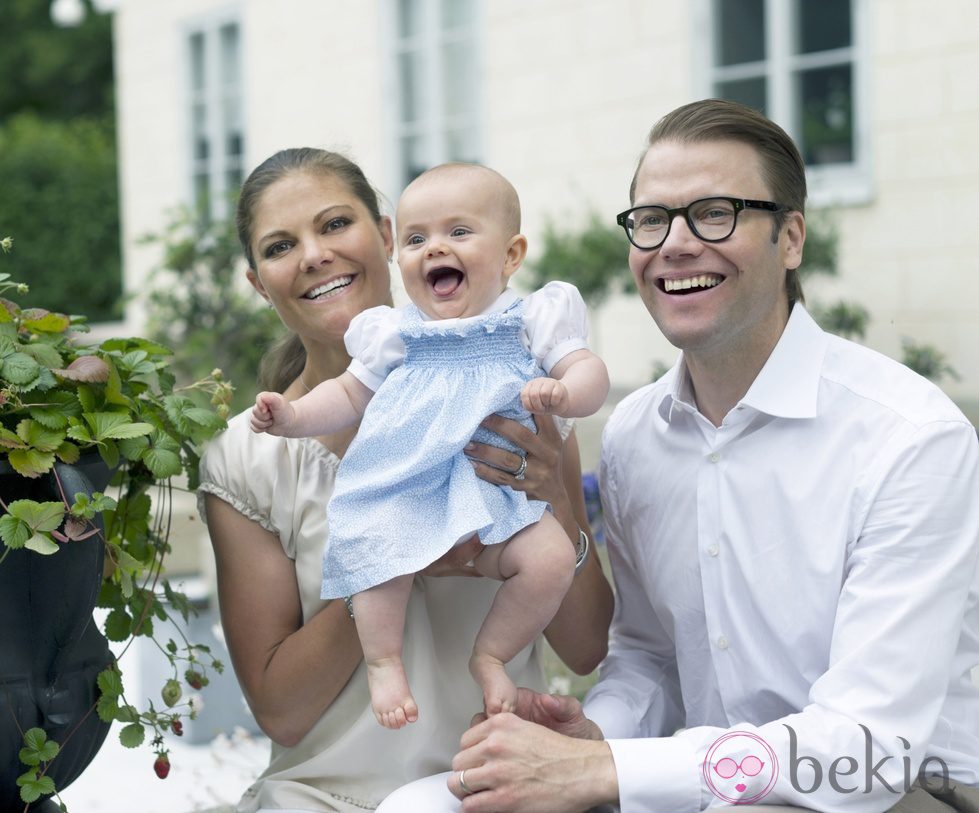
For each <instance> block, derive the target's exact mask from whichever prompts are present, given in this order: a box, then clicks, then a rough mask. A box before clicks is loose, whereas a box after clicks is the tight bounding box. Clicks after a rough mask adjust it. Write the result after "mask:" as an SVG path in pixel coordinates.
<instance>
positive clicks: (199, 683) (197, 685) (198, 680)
mask: <svg viewBox="0 0 979 813" xmlns="http://www.w3.org/2000/svg"><path fill="white" fill-rule="evenodd" d="M184 680H186V681H187V685H188V686H190V688H192V689H196V690H200V689H203V688H204V686H205V685H207V681H206V680H205V679H204V676H203V675H202V674H201V673H200V672H198V671H196V670H194V669H188V670H187V671H186V672H185V673H184Z"/></svg>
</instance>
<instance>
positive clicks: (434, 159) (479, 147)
mask: <svg viewBox="0 0 979 813" xmlns="http://www.w3.org/2000/svg"><path fill="white" fill-rule="evenodd" d="M414 2H416V3H417V4H418V5H419V7H420V15H419V19H420V30H419V31H418V33H417V34H416V35H415V37H414V38H411V39H408V40H405V39H403V38H402V37H401V36H400V32H399V31H398V0H381V12H382V13H381V20H382V21H383V30H382V39H383V42H384V43H385V47H384V53H385V54H387V55H388V56H387V58H386V60H385V62H386V64H385V71H384V84H385V87H384V98H385V99H388V100H390V101H389V103H388V104H387V105H386V107H387V127H386V132H387V133H388V134H389V136H388V138H387V148H386V154H387V165H388V171H387V172H386V176H387V177H388V178H389V182H388V183H387V184H386V185H385V186H386V192H387V193H388V196H389V197H391V198H392V200H396V199H397V196H398V195H399V194H400V192H401V190H402V189H403V188H404V185H405V183H404V181H405V176H406V167H405V166H404V162H403V160H402V149H401V145H402V142H403V140H404V139H406V138H409V137H420V138H421V140H422V150H421V159H422V163H423V164H424V165H425V166H427V167H430V166H434V165H436V164H441V163H444V162H445V161H448V160H451V159H452V156H451V155H450V154H449V145H448V140H447V133H448V131H449V129H450V128H454V127H456V126H458V125H459V124H468V125H469V126H470V127H471V128H472V131H473V132H474V134H475V136H474V141H473V143H472V144H471V145H470V146H471V148H472V150H473V152H474V154H475V155H477V156H484V155H485V145H484V140H483V132H484V120H483V108H484V105H483V90H482V87H481V83H480V82H477V83H476V86H475V87H473V88H472V93H473V97H474V98H473V107H472V112H471V113H470V114H469V115H468V116H458V115H457V116H454V117H453V118H451V119H450V117H449V114H448V113H447V111H446V110H445V98H444V96H443V92H442V88H443V83H442V78H443V71H444V68H443V65H442V45H443V44H444V43H445V42H446V41H447V38H446V32H445V30H444V29H443V28H442V26H441V24H440V20H439V13H440V12H439V7H440V5H441V3H442V2H443V0H414ZM473 17H474V19H473V24H472V31H473V34H474V42H473V54H472V58H473V60H474V61H475V65H474V71H473V75H474V76H476V77H480V76H483V75H484V73H483V70H482V67H483V63H482V58H483V47H482V46H483V35H482V32H483V31H484V30H485V26H484V25H483V21H484V19H485V12H484V4H483V0H475V2H474V9H473ZM416 44H417V45H420V46H421V47H420V52H421V54H422V55H423V61H422V71H421V80H420V81H421V83H422V87H421V93H420V94H419V95H420V98H421V99H423V100H424V101H423V104H422V111H421V115H420V117H419V118H418V120H417V121H415V122H411V123H405V122H402V121H401V118H400V103H401V100H400V98H399V93H400V84H399V82H398V61H399V58H400V56H401V55H402V53H403V52H404V51H405V50H406V49H408V48H411V47H412V46H413V45H416Z"/></svg>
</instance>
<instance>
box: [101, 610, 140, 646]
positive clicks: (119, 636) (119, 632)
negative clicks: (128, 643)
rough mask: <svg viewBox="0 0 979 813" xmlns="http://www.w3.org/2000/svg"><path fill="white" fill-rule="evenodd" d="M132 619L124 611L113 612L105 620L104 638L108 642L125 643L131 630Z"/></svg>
mask: <svg viewBox="0 0 979 813" xmlns="http://www.w3.org/2000/svg"><path fill="white" fill-rule="evenodd" d="M132 624H133V619H132V616H130V615H129V613H127V612H126V611H125V610H119V609H116V610H113V611H112V612H110V613H109V614H108V615H107V616H106V618H105V625H104V628H103V629H104V632H105V637H106V638H108V639H109V640H110V641H116V642H119V641H125V640H126V639H128V638H129V634H130V631H131V630H132Z"/></svg>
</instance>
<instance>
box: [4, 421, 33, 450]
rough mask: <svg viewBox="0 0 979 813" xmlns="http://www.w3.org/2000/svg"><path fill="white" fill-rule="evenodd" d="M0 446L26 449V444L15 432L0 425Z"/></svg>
mask: <svg viewBox="0 0 979 813" xmlns="http://www.w3.org/2000/svg"><path fill="white" fill-rule="evenodd" d="M0 447H3V448H5V449H26V448H27V445H26V444H25V443H24V441H22V440H21V439H20V436H19V435H18V434H17V433H15V432H11V431H10V430H9V429H7V427H5V426H0Z"/></svg>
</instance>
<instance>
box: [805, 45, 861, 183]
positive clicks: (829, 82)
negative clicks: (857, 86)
mask: <svg viewBox="0 0 979 813" xmlns="http://www.w3.org/2000/svg"><path fill="white" fill-rule="evenodd" d="M796 81H797V82H798V98H799V111H800V117H801V119H802V121H801V126H800V127H799V132H801V133H802V145H801V147H802V157H803V158H805V161H806V164H810V165H818V164H838V163H846V162H850V161H852V160H853V93H852V88H853V78H852V70H851V66H850V65H849V64H847V65H839V66H836V67H832V68H820V69H818V70H812V71H803V72H802V73H800V74H799V76H798V78H797V80H796Z"/></svg>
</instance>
